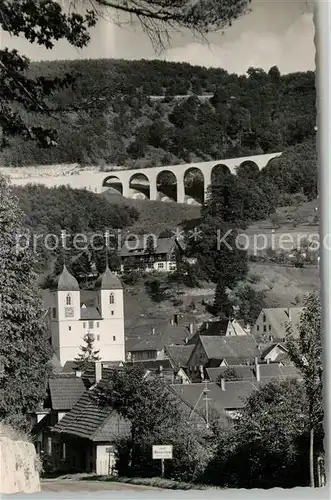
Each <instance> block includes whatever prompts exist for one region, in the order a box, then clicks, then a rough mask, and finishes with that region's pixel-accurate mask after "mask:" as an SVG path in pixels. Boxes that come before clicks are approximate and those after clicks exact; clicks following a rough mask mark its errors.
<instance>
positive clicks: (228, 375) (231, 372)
mask: <svg viewBox="0 0 331 500" xmlns="http://www.w3.org/2000/svg"><path fill="white" fill-rule="evenodd" d="M222 379H224V380H241V379H242V377H240V376H239V375H238V373H237V372H236V370H235V369H234V368H232V367H231V366H229V367H228V368H226V369H225V370H224V372H222V373H220V375H219V376H218V377H217V380H216V383H217V384H219V385H220V384H221V383H222V382H221V380H222Z"/></svg>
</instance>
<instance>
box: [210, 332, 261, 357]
mask: <svg viewBox="0 0 331 500" xmlns="http://www.w3.org/2000/svg"><path fill="white" fill-rule="evenodd" d="M200 342H201V344H202V347H203V348H204V350H205V352H206V355H207V357H208V358H209V359H226V358H229V357H231V358H244V359H254V358H255V357H257V356H258V354H259V353H258V349H257V343H256V340H255V338H254V337H253V336H252V335H244V336H238V337H237V336H234V337H231V336H230V337H220V336H211V337H209V336H207V335H201V336H200Z"/></svg>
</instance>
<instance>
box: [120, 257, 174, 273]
mask: <svg viewBox="0 0 331 500" xmlns="http://www.w3.org/2000/svg"><path fill="white" fill-rule="evenodd" d="M124 268H125V265H124V264H121V272H124ZM176 269H177V264H176V261H174V260H169V261H167V260H159V261H157V262H153V263H151V264H150V265H148V263H146V264H145V267H144V271H145V272H146V273H148V272H152V271H158V272H166V273H169V272H171V271H176Z"/></svg>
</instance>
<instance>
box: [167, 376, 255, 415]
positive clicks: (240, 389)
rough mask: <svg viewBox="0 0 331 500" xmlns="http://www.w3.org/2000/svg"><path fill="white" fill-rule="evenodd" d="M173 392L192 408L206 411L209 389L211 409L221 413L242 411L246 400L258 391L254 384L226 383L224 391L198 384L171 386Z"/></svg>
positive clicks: (208, 385) (214, 386)
mask: <svg viewBox="0 0 331 500" xmlns="http://www.w3.org/2000/svg"><path fill="white" fill-rule="evenodd" d="M171 387H172V388H173V390H175V391H176V392H177V394H178V395H179V396H180V397H181V398H182V399H183V400H184V401H187V403H188V404H189V405H191V406H192V407H196V408H198V409H200V411H203V412H204V411H205V408H206V402H205V400H204V399H203V398H204V389H205V387H207V389H208V391H209V392H207V397H208V398H209V399H210V400H209V407H210V408H211V409H214V410H216V411H217V412H219V413H222V412H224V411H225V410H233V409H240V408H243V407H244V406H245V402H246V399H247V398H248V397H249V396H250V395H251V393H252V392H253V391H254V390H256V389H257V386H256V385H254V384H253V383H252V382H248V381H239V382H225V390H224V391H223V390H222V389H221V388H220V386H219V385H217V384H215V383H212V382H209V383H207V384H205V383H196V384H178V385H177V384H175V385H172V386H171Z"/></svg>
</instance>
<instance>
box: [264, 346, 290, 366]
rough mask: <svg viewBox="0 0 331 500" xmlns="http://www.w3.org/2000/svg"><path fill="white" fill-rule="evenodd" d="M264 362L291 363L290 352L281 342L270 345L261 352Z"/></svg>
mask: <svg viewBox="0 0 331 500" xmlns="http://www.w3.org/2000/svg"><path fill="white" fill-rule="evenodd" d="M261 359H262V361H266V362H269V363H270V362H271V363H282V364H288V363H290V359H289V355H288V350H287V349H286V347H285V345H284V344H282V343H281V342H277V343H272V344H269V345H268V346H266V347H265V348H264V350H263V351H262V352H261Z"/></svg>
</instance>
